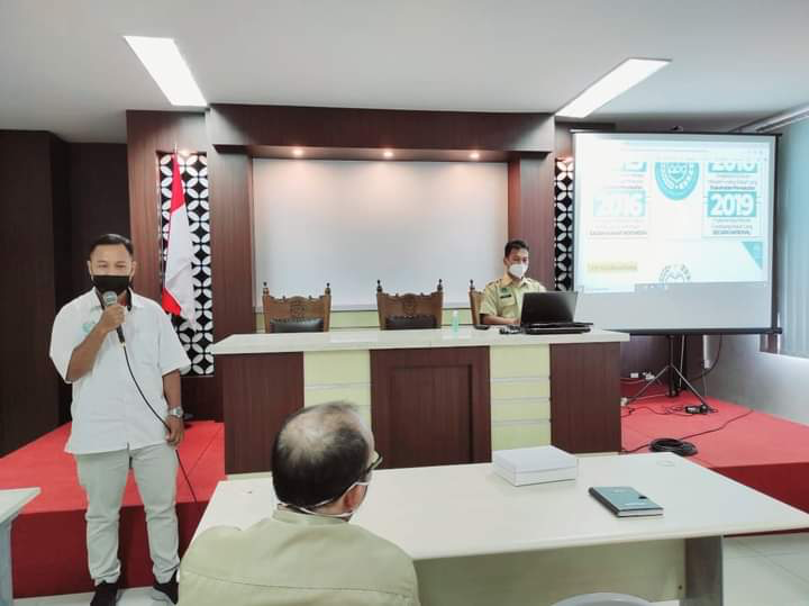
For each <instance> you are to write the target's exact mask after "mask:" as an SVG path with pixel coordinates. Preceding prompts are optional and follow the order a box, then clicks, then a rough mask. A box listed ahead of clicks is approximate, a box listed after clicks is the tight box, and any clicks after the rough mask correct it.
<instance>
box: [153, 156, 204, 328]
mask: <svg viewBox="0 0 810 606" xmlns="http://www.w3.org/2000/svg"><path fill="white" fill-rule="evenodd" d="M167 248H168V250H167V252H166V271H165V272H164V274H163V301H162V303H163V309H165V310H166V311H168V312H169V313H172V314H174V315H175V316H180V317H182V318H184V319H185V320H187V321H188V323H189V324H190V325H191V328H192V329H193V330H197V318H196V314H195V313H194V284H193V282H192V278H191V275H192V269H191V261H192V259H193V258H194V250H193V248H192V246H191V230H190V229H189V226H188V214H187V213H186V197H185V194H184V193H183V180H182V179H181V178H180V168H179V166H178V162H177V154H174V155H172V204H171V208H170V209H169V245H168V247H167Z"/></svg>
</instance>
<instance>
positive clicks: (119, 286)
mask: <svg viewBox="0 0 810 606" xmlns="http://www.w3.org/2000/svg"><path fill="white" fill-rule="evenodd" d="M92 278H93V286H95V287H96V289H97V290H98V292H100V293H101V294H104V293H105V292H108V291H112V292H114V293H115V294H116V295H121V293H123V292H124V291H125V290H126V289H127V288H129V285H130V277H129V276H108V275H94V276H92Z"/></svg>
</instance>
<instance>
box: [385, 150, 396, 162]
mask: <svg viewBox="0 0 810 606" xmlns="http://www.w3.org/2000/svg"><path fill="white" fill-rule="evenodd" d="M393 157H394V152H393V151H391V150H390V149H386V150H385V151H384V152H383V158H385V159H386V160H390V159H391V158H393Z"/></svg>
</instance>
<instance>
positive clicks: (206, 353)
mask: <svg viewBox="0 0 810 606" xmlns="http://www.w3.org/2000/svg"><path fill="white" fill-rule="evenodd" d="M178 159H179V164H180V176H181V178H182V179H183V187H184V189H185V192H186V212H187V213H188V223H189V228H190V230H191V243H192V245H193V246H194V256H195V259H194V263H193V272H194V273H193V280H194V298H195V300H196V309H197V322H198V323H199V325H200V326H199V330H197V331H196V332H195V331H193V330H192V329H191V326H190V325H189V323H188V322H187V321H185V320H183V319H182V318H179V317H177V316H172V323H173V324H174V328H175V330H176V331H177V335H178V336H179V337H180V342H181V343H182V344H183V347H184V348H185V349H186V353H187V354H188V357H189V359H190V360H191V369H190V370H189V371H188V373H187V374H188V375H212V374H214V356H213V354H212V353H211V352H210V347H211V344H212V343H213V342H214V316H213V311H212V306H211V302H212V298H211V224H210V220H209V218H210V212H209V207H208V158H207V157H206V155H205V154H191V155H189V156H187V157H183V156H181V155H179V154H178ZM158 162H159V167H160V207H161V227H162V233H163V238H162V243H163V263H164V265H165V263H166V251H167V246H168V243H169V209H170V208H171V201H172V155H171V154H170V153H160V154H159V155H158Z"/></svg>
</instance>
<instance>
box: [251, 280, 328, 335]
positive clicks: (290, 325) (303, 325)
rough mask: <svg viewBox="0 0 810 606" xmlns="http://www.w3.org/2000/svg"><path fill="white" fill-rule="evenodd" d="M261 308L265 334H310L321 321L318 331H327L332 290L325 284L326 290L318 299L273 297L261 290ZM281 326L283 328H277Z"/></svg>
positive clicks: (265, 289)
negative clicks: (314, 321) (318, 321)
mask: <svg viewBox="0 0 810 606" xmlns="http://www.w3.org/2000/svg"><path fill="white" fill-rule="evenodd" d="M262 308H263V310H264V330H265V332H312V331H314V330H316V329H317V328H318V327H317V323H313V322H312V320H317V319H320V320H322V321H323V324H322V326H321V327H320V330H322V331H323V332H327V331H328V330H329V315H330V313H331V311H332V289H331V288H330V287H329V283H328V282H327V283H326V290H325V291H324V293H323V294H322V295H321V296H320V297H316V298H313V297H300V296H294V297H281V298H278V297H273V296H271V295H270V291H269V290H268V288H267V282H265V283H264V288H263V289H262ZM281 324H283V325H284V326H283V327H280V328H278V330H277V327H279V326H280V325H281Z"/></svg>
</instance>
